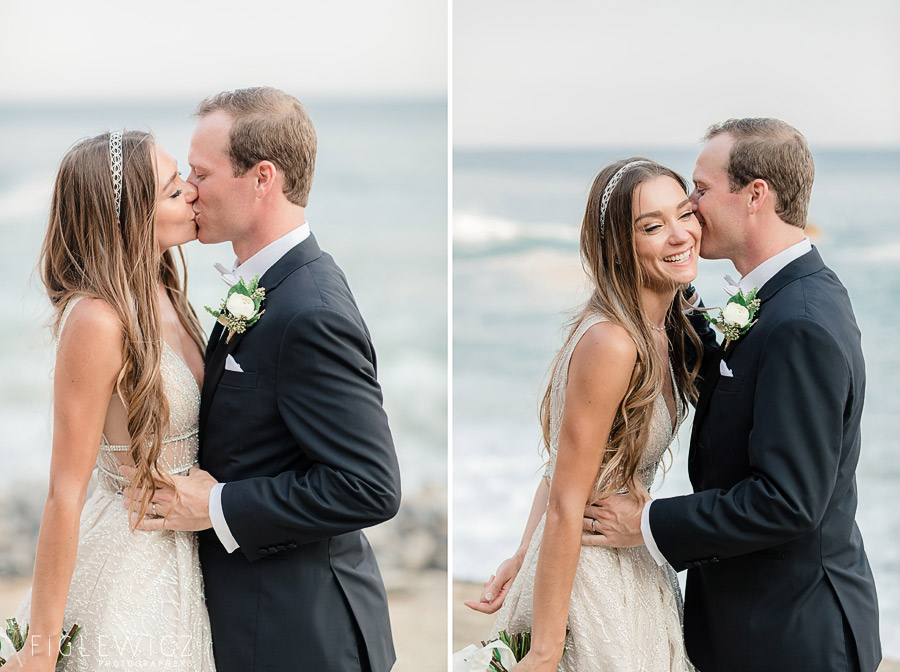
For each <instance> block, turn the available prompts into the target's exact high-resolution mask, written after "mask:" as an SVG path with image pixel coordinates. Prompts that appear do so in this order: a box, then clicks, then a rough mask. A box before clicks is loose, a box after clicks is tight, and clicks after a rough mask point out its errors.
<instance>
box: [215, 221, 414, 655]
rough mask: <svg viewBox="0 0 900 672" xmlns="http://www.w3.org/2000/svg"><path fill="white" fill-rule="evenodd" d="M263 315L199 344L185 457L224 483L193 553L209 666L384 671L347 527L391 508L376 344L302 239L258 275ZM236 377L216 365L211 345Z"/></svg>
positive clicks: (368, 589) (370, 592) (390, 449)
mask: <svg viewBox="0 0 900 672" xmlns="http://www.w3.org/2000/svg"><path fill="white" fill-rule="evenodd" d="M260 285H261V286H262V287H264V288H265V290H266V299H265V304H264V306H263V307H264V308H265V313H264V314H263V315H262V317H261V318H260V320H259V321H258V322H257V323H256V324H255V325H253V326H252V327H251V328H250V329H249V330H248V331H247V332H245V333H244V334H238V335H235V336H234V337H233V338H232V339H231V342H230V343H228V344H227V345H226V344H225V339H224V338H221V339H220V338H219V337H220V335H221V333H222V327H221V326H219V325H217V327H216V329H215V330H214V331H213V334H212V338H211V341H210V346H209V348H208V350H207V368H206V379H205V382H204V386H203V395H202V403H201V410H200V466H201V467H202V468H203V469H205V470H207V471H209V472H210V473H211V474H212V475H213V476H214V477H215V478H216V479H218V480H219V481H223V482H225V483H226V485H225V488H224V489H223V491H222V510H223V513H224V515H225V520H226V521H227V523H228V526H229V528H230V530H231V532H232V534H233V536H234V538H235V540H236V541H237V542H238V544H239V545H240V548H239V549H238V550H237V551H235V552H234V553H232V554H228V553H226V552H225V550H224V548H223V547H222V545H221V543H220V542H219V540H218V538H217V537H216V535H215V533H214V532H213V531H212V530H206V531H205V532H203V533H201V535H200V560H201V565H202V568H203V577H204V581H205V587H206V597H207V605H208V608H209V616H210V623H211V626H212V634H213V645H214V649H215V657H216V666H217V668H218V669H219V671H220V672H230V671H232V670H234V671H237V670H240V671H242V672H246V671H247V670H260V671H261V670H266V671H268V670H278V671H279V672H281V671H284V670H308V671H309V672H329V671H334V672H338V671H341V672H344V671H347V670H350V671H354V670H369V669H371V670H372V671H373V672H387V671H388V670H389V669H390V668H391V667H392V665H393V663H394V659H395V655H394V649H393V644H392V639H391V629H390V621H389V617H388V609H387V599H386V595H385V590H384V585H383V583H382V580H381V575H380V573H379V571H378V566H377V565H376V562H375V557H374V555H373V553H372V549H371V548H370V546H369V543H368V541H367V540H366V538H365V536H364V535H363V533H362V531H361V530H362V529H363V528H365V527H369V526H372V525H375V524H377V523H380V522H383V521H385V520H387V519H389V518H391V517H393V516H394V515H395V514H396V512H397V509H398V507H399V503H400V474H399V468H398V464H397V457H396V454H395V451H394V445H393V441H392V439H391V432H390V429H389V427H388V421H387V416H386V415H385V412H384V410H383V408H382V395H381V388H380V387H379V385H378V381H377V380H376V372H375V369H376V365H375V350H374V348H373V346H372V342H371V339H370V337H369V332H368V329H367V328H366V325H365V323H364V322H363V319H362V317H361V316H360V314H359V310H358V309H357V307H356V304H355V302H354V300H353V296H352V294H351V293H350V289H349V287H348V286H347V281H346V279H345V278H344V275H343V273H342V272H341V271H340V269H339V268H338V267H337V265H336V264H335V263H334V261H333V260H332V258H331V257H330V256H329V255H327V254H324V253H323V252H322V251H321V250H320V249H319V246H318V244H317V243H316V240H315V238H314V237H312V236H310V237H309V238H307V239H306V240H304V241H303V242H302V243H300V244H298V245H297V246H296V247H294V248H293V249H292V250H290V251H289V252H288V253H287V254H286V255H285V256H284V257H282V258H281V259H280V260H279V261H278V262H276V263H275V265H274V266H273V267H272V268H271V269H269V270H268V271H267V272H266V273H265V275H263V277H262V278H261V280H260ZM228 354H231V355H233V356H234V358H235V359H236V360H237V361H238V362H239V363H240V365H241V368H242V369H243V373H241V372H235V371H226V370H224V363H225V358H226V355H228Z"/></svg>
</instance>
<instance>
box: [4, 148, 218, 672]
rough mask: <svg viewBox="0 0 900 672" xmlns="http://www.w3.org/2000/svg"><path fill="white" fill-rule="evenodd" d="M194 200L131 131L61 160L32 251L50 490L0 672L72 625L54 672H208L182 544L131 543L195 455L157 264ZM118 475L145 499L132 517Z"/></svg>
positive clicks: (193, 577) (191, 557) (185, 224)
mask: <svg viewBox="0 0 900 672" xmlns="http://www.w3.org/2000/svg"><path fill="white" fill-rule="evenodd" d="M196 197H197V192H196V190H195V189H194V187H193V186H191V185H190V184H188V183H186V182H185V181H184V180H182V179H181V177H180V176H179V174H178V172H177V168H176V165H175V161H174V159H173V158H172V157H171V156H170V155H169V154H168V153H166V151H165V150H163V149H162V148H161V147H160V146H159V145H157V144H156V143H155V142H154V140H153V138H152V137H151V136H150V135H148V134H146V133H142V132H137V131H129V132H126V133H124V134H123V133H120V132H114V133H110V134H103V135H100V136H97V137H95V138H91V139H88V140H85V141H82V142H80V143H79V144H77V145H75V146H74V147H73V148H72V149H71V150H69V152H68V153H67V154H66V156H65V157H64V158H63V160H62V163H61V165H60V168H59V173H58V175H57V178H56V184H55V187H54V193H53V201H52V203H51V209H50V223H49V227H48V230H47V235H46V237H45V239H44V244H43V250H42V253H41V265H42V279H43V282H44V285H45V286H46V288H47V293H48V295H49V298H50V302H51V303H52V305H53V307H54V309H55V311H56V321H55V323H56V333H57V353H56V368H55V373H54V393H53V394H54V413H53V452H52V458H51V464H50V489H49V494H48V496H47V502H46V504H45V506H44V513H43V518H42V520H41V530H40V535H39V538H38V546H37V555H36V560H35V568H34V583H33V589H32V592H31V593H30V594H29V595H28V596H26V598H25V601H24V602H23V603H22V605H21V606H20V608H19V611H18V613H17V618H18V620H19V622H20V623H22V624H23V626H24V623H25V622H27V623H29V624H30V631H29V635H28V640H27V641H26V642H25V646H24V648H23V649H22V651H21V652H20V653H19V654H17V655H16V656H14V657H13V658H12V659H11V660H10V661H9V662H7V663H6V665H4V666H3V667H2V670H3V672H10V671H12V670H27V671H28V672H32V671H34V672H39V671H50V670H54V669H55V667H56V659H57V654H58V647H59V639H60V632H61V630H62V629H69V628H71V627H72V625H73V624H74V623H78V624H79V625H80V626H81V634H80V636H79V637H78V639H76V640H75V642H74V643H73V646H72V650H71V652H70V654H69V655H68V656H67V657H66V658H65V662H64V663H63V664H62V669H64V670H66V672H73V671H77V672H88V671H90V672H97V671H98V670H104V669H130V668H132V667H134V668H135V669H165V670H180V671H184V672H187V671H188V670H190V671H191V672H198V671H200V672H213V670H214V669H215V667H214V663H213V657H212V642H211V638H210V632H209V620H208V616H207V613H206V607H205V604H204V599H203V585H202V578H201V574H200V566H199V563H198V559H197V543H196V539H195V537H194V535H193V534H192V533H187V532H172V531H166V532H156V533H141V534H139V535H138V534H134V533H133V528H134V525H135V524H136V521H137V520H139V519H141V518H143V517H144V516H147V515H153V514H154V512H153V507H152V505H151V503H150V493H152V492H153V490H154V488H155V487H157V486H158V485H160V484H165V483H168V482H169V480H170V479H169V478H168V477H169V475H170V474H176V473H183V472H186V471H187V470H188V469H190V467H192V466H193V465H194V464H195V463H196V458H197V454H196V453H197V416H198V409H199V404H200V391H199V390H200V385H201V382H202V377H203V357H202V352H201V350H202V347H203V334H202V331H201V328H200V324H199V322H198V320H197V317H196V315H195V313H194V311H193V309H192V308H191V306H190V304H189V303H188V301H187V298H186V293H185V285H184V282H183V281H182V280H181V278H180V276H179V272H178V270H177V267H176V263H175V255H174V254H173V252H172V248H176V247H177V246H179V245H181V244H182V243H186V242H188V241H190V240H193V239H194V238H196V237H197V227H196V224H195V222H194V213H193V210H192V207H191V204H192V202H193V201H194V200H195V199H196ZM179 254H180V249H179ZM181 263H182V266H183V265H184V257H183V256H181ZM123 464H125V465H130V466H133V467H135V468H136V470H137V471H136V475H135V477H134V478H133V479H132V481H131V484H132V485H134V486H135V487H136V488H137V489H138V490H140V489H141V488H143V492H144V493H145V494H144V496H143V499H141V500H140V501H136V502H135V503H134V504H133V505H132V510H131V511H127V510H126V509H125V508H124V507H123V506H122V490H123V488H124V487H126V486H127V485H129V481H127V480H126V479H124V478H123V477H121V476H120V475H119V473H118V467H119V466H120V465H123ZM95 466H96V468H97V474H98V478H97V487H96V489H95V490H94V493H93V495H92V496H91V497H90V499H88V500H87V502H85V496H86V493H87V489H88V483H89V481H90V478H91V474H92V471H93V469H94V467H95ZM129 516H130V517H129ZM79 518H80V520H79Z"/></svg>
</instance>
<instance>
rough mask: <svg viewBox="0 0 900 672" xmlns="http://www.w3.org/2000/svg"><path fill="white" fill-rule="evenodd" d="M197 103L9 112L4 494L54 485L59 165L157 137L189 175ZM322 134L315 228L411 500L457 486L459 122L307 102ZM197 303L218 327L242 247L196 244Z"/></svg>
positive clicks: (4, 198) (1, 313)
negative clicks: (357, 316)
mask: <svg viewBox="0 0 900 672" xmlns="http://www.w3.org/2000/svg"><path fill="white" fill-rule="evenodd" d="M197 102H198V101H192V100H182V101H169V102H163V103H129V104H127V105H99V104H94V105H84V104H79V105H40V106H38V105H32V106H9V105H2V106H0V147H2V153H0V288H2V290H0V292H2V294H0V295H2V298H0V427H2V431H0V491H2V489H3V488H5V487H9V486H10V485H12V484H16V483H18V482H35V483H38V484H40V483H43V484H46V480H47V473H48V469H49V459H50V419H51V415H50V401H51V367H52V346H51V337H50V333H49V331H48V329H47V328H46V323H47V319H48V318H49V317H50V311H49V304H48V302H47V300H46V298H45V295H44V293H43V288H42V286H41V283H40V279H39V275H38V274H37V272H36V271H35V267H36V263H37V259H38V253H39V250H40V245H41V240H42V238H43V236H44V232H45V230H46V225H47V212H48V208H49V200H50V193H51V189H52V184H53V179H54V176H55V174H56V168H57V166H58V164H59V161H60V159H61V158H62V156H63V154H64V153H65V152H66V150H67V149H68V148H69V147H70V146H71V145H72V144H74V143H75V141H76V140H78V139H80V138H83V137H88V136H92V135H95V134H97V133H102V132H105V131H107V130H110V129H116V128H123V127H124V128H129V129H130V128H135V129H141V130H151V131H152V132H153V133H154V134H155V136H156V138H157V140H158V142H159V143H160V144H161V145H162V146H163V147H165V148H166V149H167V150H168V151H169V152H170V153H171V154H172V155H173V156H174V157H175V158H176V160H177V161H178V164H179V168H180V169H181V171H182V174H183V175H185V176H186V175H187V174H188V172H189V170H190V169H189V167H188V164H187V149H188V144H189V140H190V134H191V132H192V130H193V126H194V121H193V120H192V119H191V113H192V111H193V109H194V106H195V105H196V103H197ZM304 102H306V104H307V107H308V109H309V112H310V116H311V117H312V119H313V122H314V123H315V125H316V130H317V133H318V160H317V166H316V175H315V181H314V183H313V188H312V192H311V196H310V203H309V207H308V208H307V211H306V212H307V218H308V221H309V222H310V226H311V228H312V230H313V232H314V233H315V235H316V237H317V239H318V241H319V244H320V245H321V246H322V248H323V249H324V250H326V251H328V252H330V253H331V254H332V255H333V256H334V258H335V260H336V261H337V263H338V264H339V265H340V266H341V267H342V268H343V269H344V271H345V273H346V275H347V278H348V280H349V283H350V286H351V288H352V289H353V292H354V295H355V297H356V299H357V303H358V304H359V307H360V310H361V312H362V314H363V316H364V318H365V319H366V321H367V323H368V326H369V329H370V331H371V333H372V338H373V341H374V343H375V348H376V351H377V354H378V373H379V380H380V382H381V384H382V388H383V391H384V398H385V402H384V404H385V408H386V410H387V412H388V415H389V417H390V422H391V427H392V430H393V434H394V441H395V444H396V447H397V453H398V456H399V459H400V468H401V474H402V479H403V487H404V493H405V494H411V493H414V492H417V491H423V490H424V491H431V490H432V489H434V488H437V489H438V491H439V492H441V493H443V492H444V489H445V484H446V479H447V264H448V259H447V113H446V102H445V101H443V100H434V101H424V102H334V101H315V100H313V101H304ZM185 253H186V255H187V258H188V271H189V296H190V299H191V301H192V302H193V304H194V306H195V308H197V309H198V312H199V313H200V318H201V321H202V322H203V323H204V326H205V327H206V328H208V329H209V328H211V327H212V324H213V318H212V317H211V316H210V315H208V314H207V313H206V312H205V311H203V309H202V307H203V306H204V305H208V306H216V305H217V303H218V302H219V301H220V300H221V297H222V296H223V295H224V291H225V289H226V287H225V285H224V283H223V282H222V280H221V278H220V276H219V274H218V273H217V272H216V271H215V270H214V269H213V264H214V263H215V262H216V261H221V262H222V263H224V264H225V265H226V266H228V267H230V266H231V264H232V262H233V260H234V255H233V253H232V252H231V248H230V245H228V244H223V245H211V246H204V245H201V244H200V243H197V242H194V243H189V244H188V245H186V246H185Z"/></svg>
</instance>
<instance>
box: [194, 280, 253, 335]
mask: <svg viewBox="0 0 900 672" xmlns="http://www.w3.org/2000/svg"><path fill="white" fill-rule="evenodd" d="M265 298H266V290H265V289H264V288H262V287H260V286H259V276H258V275H257V276H254V278H253V279H252V280H251V281H250V284H249V285H245V284H244V280H243V278H242V279H240V280H238V281H237V282H236V283H235V284H233V285H232V286H231V289H229V290H228V294H226V295H225V299H224V300H223V301H222V305H221V306H220V307H219V310H213V309H212V308H210V307H209V306H203V307H204V308H206V312H208V313H209V314H210V315H212V316H213V317H215V318H216V321H217V322H218V323H219V324H221V325H222V326H223V327H225V328H226V329H227V330H228V336H227V337H226V338H225V342H226V343H228V342H230V341H231V337H232V336H234V335H235V334H243V333H244V332H245V331H247V329H249V328H250V327H252V326H253V325H254V324H256V323H257V321H258V320H259V318H260V317H262V314H263V313H264V312H266V311H265V310H260V308H261V307H262V302H263V301H264V300H265Z"/></svg>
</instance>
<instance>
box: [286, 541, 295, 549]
mask: <svg viewBox="0 0 900 672" xmlns="http://www.w3.org/2000/svg"><path fill="white" fill-rule="evenodd" d="M287 547H288V548H289V549H291V550H292V551H293V550H294V549H295V548H297V544H295V543H294V542H293V541H292V542H291V543H289V544H288V545H287Z"/></svg>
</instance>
